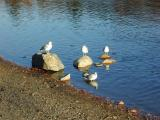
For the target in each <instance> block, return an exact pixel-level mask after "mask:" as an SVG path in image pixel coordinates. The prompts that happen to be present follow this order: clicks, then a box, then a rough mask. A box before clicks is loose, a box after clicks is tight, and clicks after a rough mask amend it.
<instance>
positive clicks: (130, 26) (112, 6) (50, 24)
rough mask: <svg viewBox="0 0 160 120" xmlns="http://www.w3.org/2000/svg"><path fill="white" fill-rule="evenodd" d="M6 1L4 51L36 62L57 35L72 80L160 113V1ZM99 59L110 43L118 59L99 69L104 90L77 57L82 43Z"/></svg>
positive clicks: (1, 31)
mask: <svg viewBox="0 0 160 120" xmlns="http://www.w3.org/2000/svg"><path fill="white" fill-rule="evenodd" d="M19 1H20V0H0V54H1V55H3V56H4V57H5V58H7V59H9V60H12V61H14V62H16V63H18V64H20V65H23V66H27V67H30V66H31V56H32V54H33V53H35V52H36V51H37V50H38V49H39V48H40V47H41V46H42V45H43V44H44V43H46V42H47V41H48V40H52V41H53V44H54V48H53V50H52V52H56V53H58V54H59V56H60V57H61V59H62V61H63V62H64V64H65V66H66V70H65V71H66V72H69V73H71V76H72V81H71V83H72V84H73V85H74V86H76V87H78V88H82V89H86V90H87V91H89V92H91V93H94V94H96V95H100V96H104V97H109V98H110V99H112V100H124V101H125V102H126V104H127V105H128V106H131V107H138V108H140V109H141V110H143V111H146V112H151V113H155V114H159V115H160V109H159V108H160V54H159V51H160V39H159V36H160V2H159V0H130V1H126V0H110V1H108V0H22V2H19ZM83 44H86V45H87V46H88V47H89V55H90V56H91V57H92V58H93V60H94V61H95V62H99V61H100V60H99V59H98V56H100V55H101V54H102V48H103V47H104V46H105V45H108V46H110V51H111V52H110V55H111V56H112V57H113V58H114V59H116V60H117V63H116V64H113V65H111V66H110V70H109V71H106V70H105V68H104V67H102V68H95V67H92V68H91V71H92V72H94V71H97V72H98V85H99V87H98V90H96V89H95V88H93V87H91V86H89V85H88V84H86V83H85V82H84V81H83V79H82V75H81V72H79V71H78V70H76V69H75V68H74V67H73V60H75V59H76V58H77V57H79V56H81V55H82V53H81V45H83Z"/></svg>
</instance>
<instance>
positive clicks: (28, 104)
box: [0, 58, 146, 120]
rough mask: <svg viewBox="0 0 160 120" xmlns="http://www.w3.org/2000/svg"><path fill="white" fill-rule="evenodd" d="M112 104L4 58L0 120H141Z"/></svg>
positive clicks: (0, 69) (0, 62) (0, 63)
mask: <svg viewBox="0 0 160 120" xmlns="http://www.w3.org/2000/svg"><path fill="white" fill-rule="evenodd" d="M128 111H129V110H128V109H127V108H120V107H119V106H117V105H115V104H113V103H112V102H110V101H107V100H104V99H103V98H100V97H96V96H93V95H91V94H89V93H87V92H85V91H83V90H78V89H75V88H74V87H71V86H69V85H66V84H65V83H62V82H59V81H58V80H55V79H53V78H51V77H50V76H49V75H48V74H47V73H46V72H44V71H41V70H37V69H26V68H23V67H20V66H18V65H16V64H14V63H11V62H8V61H5V60H4V59H2V58H0V120H134V119H135V120H140V119H146V118H145V117H142V115H139V114H138V113H137V114H136V115H133V114H131V113H130V112H128Z"/></svg>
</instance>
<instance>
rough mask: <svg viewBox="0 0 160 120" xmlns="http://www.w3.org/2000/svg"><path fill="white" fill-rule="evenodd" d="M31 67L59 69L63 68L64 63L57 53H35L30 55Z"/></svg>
mask: <svg viewBox="0 0 160 120" xmlns="http://www.w3.org/2000/svg"><path fill="white" fill-rule="evenodd" d="M32 67H36V68H40V69H44V70H50V71H55V72H56V71H60V70H63V69H64V65H63V63H62V61H61V60H60V58H59V57H58V55H57V54H55V53H54V54H53V53H46V54H44V53H42V54H41V53H36V54H34V55H33V56H32Z"/></svg>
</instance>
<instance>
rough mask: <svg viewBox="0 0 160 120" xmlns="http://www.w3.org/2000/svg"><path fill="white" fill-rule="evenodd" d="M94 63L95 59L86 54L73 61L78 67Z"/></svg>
mask: <svg viewBox="0 0 160 120" xmlns="http://www.w3.org/2000/svg"><path fill="white" fill-rule="evenodd" d="M92 64H93V60H92V59H91V58H90V57H89V56H86V55H85V56H82V57H80V58H78V59H76V60H75V61H74V63H73V65H74V66H75V67H77V68H84V67H88V66H91V65H92Z"/></svg>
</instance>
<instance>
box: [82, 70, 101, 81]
mask: <svg viewBox="0 0 160 120" xmlns="http://www.w3.org/2000/svg"><path fill="white" fill-rule="evenodd" d="M97 78H98V75H97V72H95V73H92V74H88V75H87V76H86V77H85V79H87V80H89V81H94V80H96V79H97Z"/></svg>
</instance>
